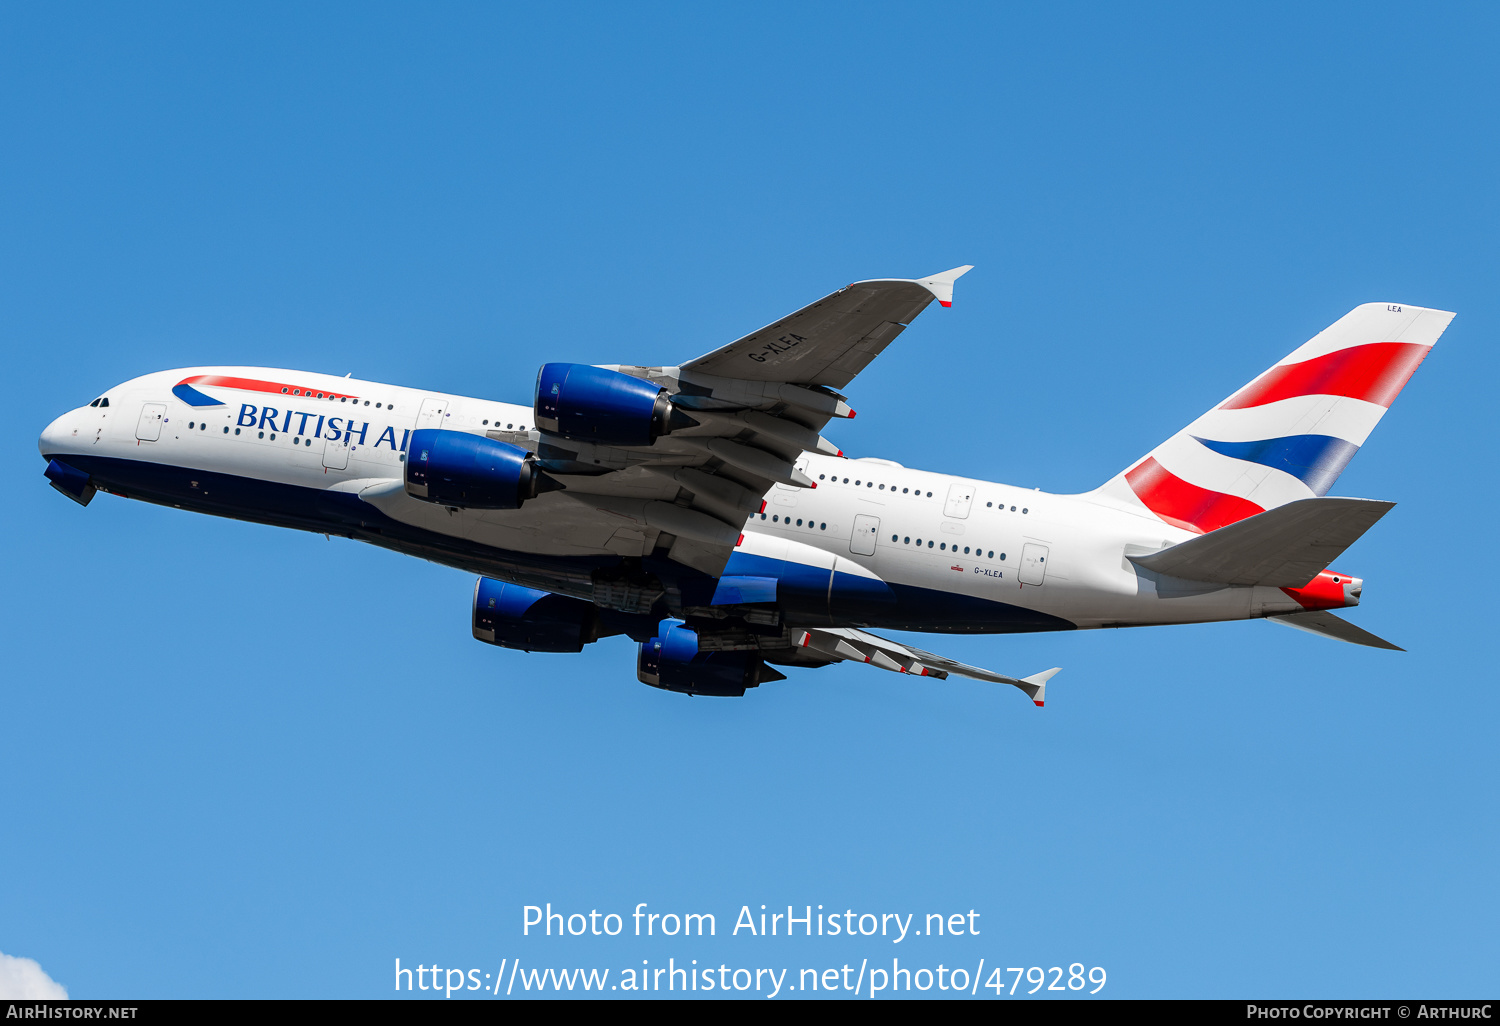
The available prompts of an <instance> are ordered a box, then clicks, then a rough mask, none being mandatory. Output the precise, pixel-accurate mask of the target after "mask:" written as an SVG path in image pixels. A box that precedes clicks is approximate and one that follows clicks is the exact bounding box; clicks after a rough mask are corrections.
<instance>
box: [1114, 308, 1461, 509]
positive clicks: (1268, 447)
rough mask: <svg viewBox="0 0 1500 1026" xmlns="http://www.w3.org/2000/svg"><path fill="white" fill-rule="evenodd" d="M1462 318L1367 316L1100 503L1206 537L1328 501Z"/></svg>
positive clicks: (1158, 453)
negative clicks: (1140, 509)
mask: <svg viewBox="0 0 1500 1026" xmlns="http://www.w3.org/2000/svg"><path fill="white" fill-rule="evenodd" d="M1452 319H1453V314H1451V313H1448V312H1446V311H1443V310H1428V309H1425V308H1423V307H1418V306H1407V305H1405V304H1401V303H1366V304H1365V305H1363V306H1358V307H1355V308H1354V309H1353V310H1351V311H1349V313H1347V314H1345V315H1344V316H1343V317H1341V318H1339V320H1338V321H1336V322H1335V323H1334V324H1333V325H1331V326H1330V327H1328V328H1327V329H1325V330H1324V331H1321V332H1319V333H1318V334H1317V335H1316V336H1315V337H1314V338H1313V339H1312V340H1311V341H1309V342H1308V343H1306V344H1305V345H1303V346H1301V347H1300V348H1298V349H1297V350H1295V351H1294V352H1292V353H1291V354H1290V355H1289V356H1287V357H1286V358H1285V359H1283V360H1282V361H1281V362H1279V363H1277V364H1276V365H1275V366H1274V367H1272V368H1270V369H1269V370H1267V371H1266V372H1265V373H1264V374H1262V375H1260V376H1259V377H1257V378H1256V379H1255V380H1254V381H1252V382H1250V383H1249V384H1248V385H1246V386H1245V387H1244V388H1241V389H1240V390H1239V391H1237V392H1235V393H1234V394H1233V395H1232V396H1230V397H1229V398H1228V399H1226V400H1224V401H1223V402H1222V403H1220V404H1219V405H1217V406H1215V407H1214V408H1213V409H1211V410H1209V411H1208V412H1207V413H1205V414H1204V415H1203V416H1201V417H1199V418H1198V419H1197V420H1195V421H1193V422H1192V423H1191V424H1189V425H1188V426H1187V427H1185V428H1183V429H1182V430H1181V431H1179V432H1177V434H1175V435H1173V436H1172V437H1171V438H1169V439H1167V440H1166V441H1165V442H1163V443H1162V444H1161V445H1159V446H1157V447H1156V448H1155V449H1153V450H1151V452H1150V453H1148V454H1147V455H1146V456H1145V458H1143V459H1141V460H1138V461H1137V462H1135V463H1134V464H1132V465H1131V466H1130V468H1129V469H1128V470H1126V471H1124V472H1123V473H1121V474H1118V475H1116V476H1115V477H1114V478H1112V479H1110V481H1108V482H1107V483H1106V484H1105V485H1104V486H1103V487H1101V488H1099V489H1098V490H1097V492H1095V493H1093V494H1095V495H1098V496H1100V497H1101V498H1106V499H1110V500H1114V501H1116V502H1125V503H1129V504H1132V505H1135V506H1144V507H1145V508H1146V509H1147V510H1149V511H1150V512H1151V513H1152V514H1154V515H1155V516H1157V517H1159V518H1160V519H1161V520H1163V521H1165V522H1166V523H1169V524H1172V525H1173V526H1175V527H1180V528H1183V529H1184V530H1188V531H1193V532H1195V533H1198V534H1203V533H1206V532H1208V531H1212V530H1215V529H1217V528H1220V527H1223V526H1225V525H1226V524H1232V523H1235V522H1237V521H1240V520H1243V519H1245V518H1246V517H1251V516H1254V515H1255V514H1257V513H1263V512H1265V511H1266V510H1268V509H1274V508H1275V507H1277V506H1281V505H1283V504H1285V503H1288V502H1293V501H1296V500H1298V499H1306V498H1311V497H1313V496H1321V495H1326V494H1327V493H1328V490H1329V488H1331V487H1332V486H1333V483H1334V481H1336V480H1337V479H1338V476H1339V474H1341V473H1342V472H1343V470H1344V467H1345V466H1346V465H1347V464H1348V463H1349V460H1350V459H1352V458H1353V456H1354V454H1355V453H1356V452H1358V451H1359V447H1360V446H1361V445H1363V444H1364V443H1365V439H1366V438H1368V437H1369V435H1370V432H1371V431H1373V430H1374V428H1375V425H1376V424H1378V423H1379V422H1380V418H1381V417H1383V416H1384V415H1385V411H1386V410H1387V409H1388V408H1389V407H1390V405H1391V403H1392V402H1394V401H1395V398H1396V396H1397V395H1398V394H1399V393H1400V392H1401V389H1402V388H1403V387H1405V385H1406V382H1407V380H1408V379H1410V378H1411V376H1412V374H1413V373H1414V372H1415V371H1416V369H1417V367H1418V366H1419V365H1420V364H1421V362H1422V360H1423V359H1424V358H1425V357H1426V356H1427V353H1428V350H1430V349H1431V348H1432V346H1433V344H1434V343H1435V342H1437V340H1438V336H1439V335H1441V334H1442V333H1443V330H1444V329H1445V328H1447V327H1448V322H1449V321H1451V320H1452Z"/></svg>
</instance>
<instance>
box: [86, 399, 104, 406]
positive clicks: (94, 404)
mask: <svg viewBox="0 0 1500 1026" xmlns="http://www.w3.org/2000/svg"><path fill="white" fill-rule="evenodd" d="M101 402H103V400H102V399H95V400H94V401H93V402H91V403H89V405H90V406H98V405H99V404H100V403H101Z"/></svg>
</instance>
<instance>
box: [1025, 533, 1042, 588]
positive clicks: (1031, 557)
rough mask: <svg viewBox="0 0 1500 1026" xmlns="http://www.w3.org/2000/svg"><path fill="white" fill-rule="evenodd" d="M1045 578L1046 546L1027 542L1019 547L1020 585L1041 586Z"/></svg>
mask: <svg viewBox="0 0 1500 1026" xmlns="http://www.w3.org/2000/svg"><path fill="white" fill-rule="evenodd" d="M1046 577H1047V546H1045V545H1036V544H1033V543H1031V542H1027V543H1026V544H1025V545H1023V546H1022V547H1021V583H1022V584H1041V583H1042V581H1043V580H1045V579H1046Z"/></svg>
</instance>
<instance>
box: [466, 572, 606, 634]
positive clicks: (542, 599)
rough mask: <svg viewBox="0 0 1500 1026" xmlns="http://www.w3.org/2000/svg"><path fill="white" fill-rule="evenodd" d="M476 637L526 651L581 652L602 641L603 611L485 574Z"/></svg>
mask: <svg viewBox="0 0 1500 1026" xmlns="http://www.w3.org/2000/svg"><path fill="white" fill-rule="evenodd" d="M474 637H475V638H477V639H478V640H480V641H484V642H488V643H489V644H491V645H499V646H500V647H501V648H519V649H523V650H524V651H527V652H582V651H583V646H584V645H587V644H590V643H592V642H594V641H597V640H599V610H598V609H596V608H595V607H594V605H593V604H592V603H589V602H584V601H582V600H580V599H575V598H568V597H567V596H566V595H553V594H552V593H551V592H546V591H537V590H536V589H534V588H523V587H521V586H520V585H519V584H503V583H501V582H500V581H493V580H490V579H489V578H488V577H481V578H480V579H479V582H478V583H477V584H475V585H474Z"/></svg>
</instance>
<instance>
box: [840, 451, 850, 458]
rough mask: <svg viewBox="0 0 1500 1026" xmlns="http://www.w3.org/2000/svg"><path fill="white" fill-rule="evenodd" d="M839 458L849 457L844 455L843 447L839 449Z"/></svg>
mask: <svg viewBox="0 0 1500 1026" xmlns="http://www.w3.org/2000/svg"><path fill="white" fill-rule="evenodd" d="M839 458H840V459H848V457H847V456H845V455H844V450H842V449H840V450H839Z"/></svg>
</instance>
